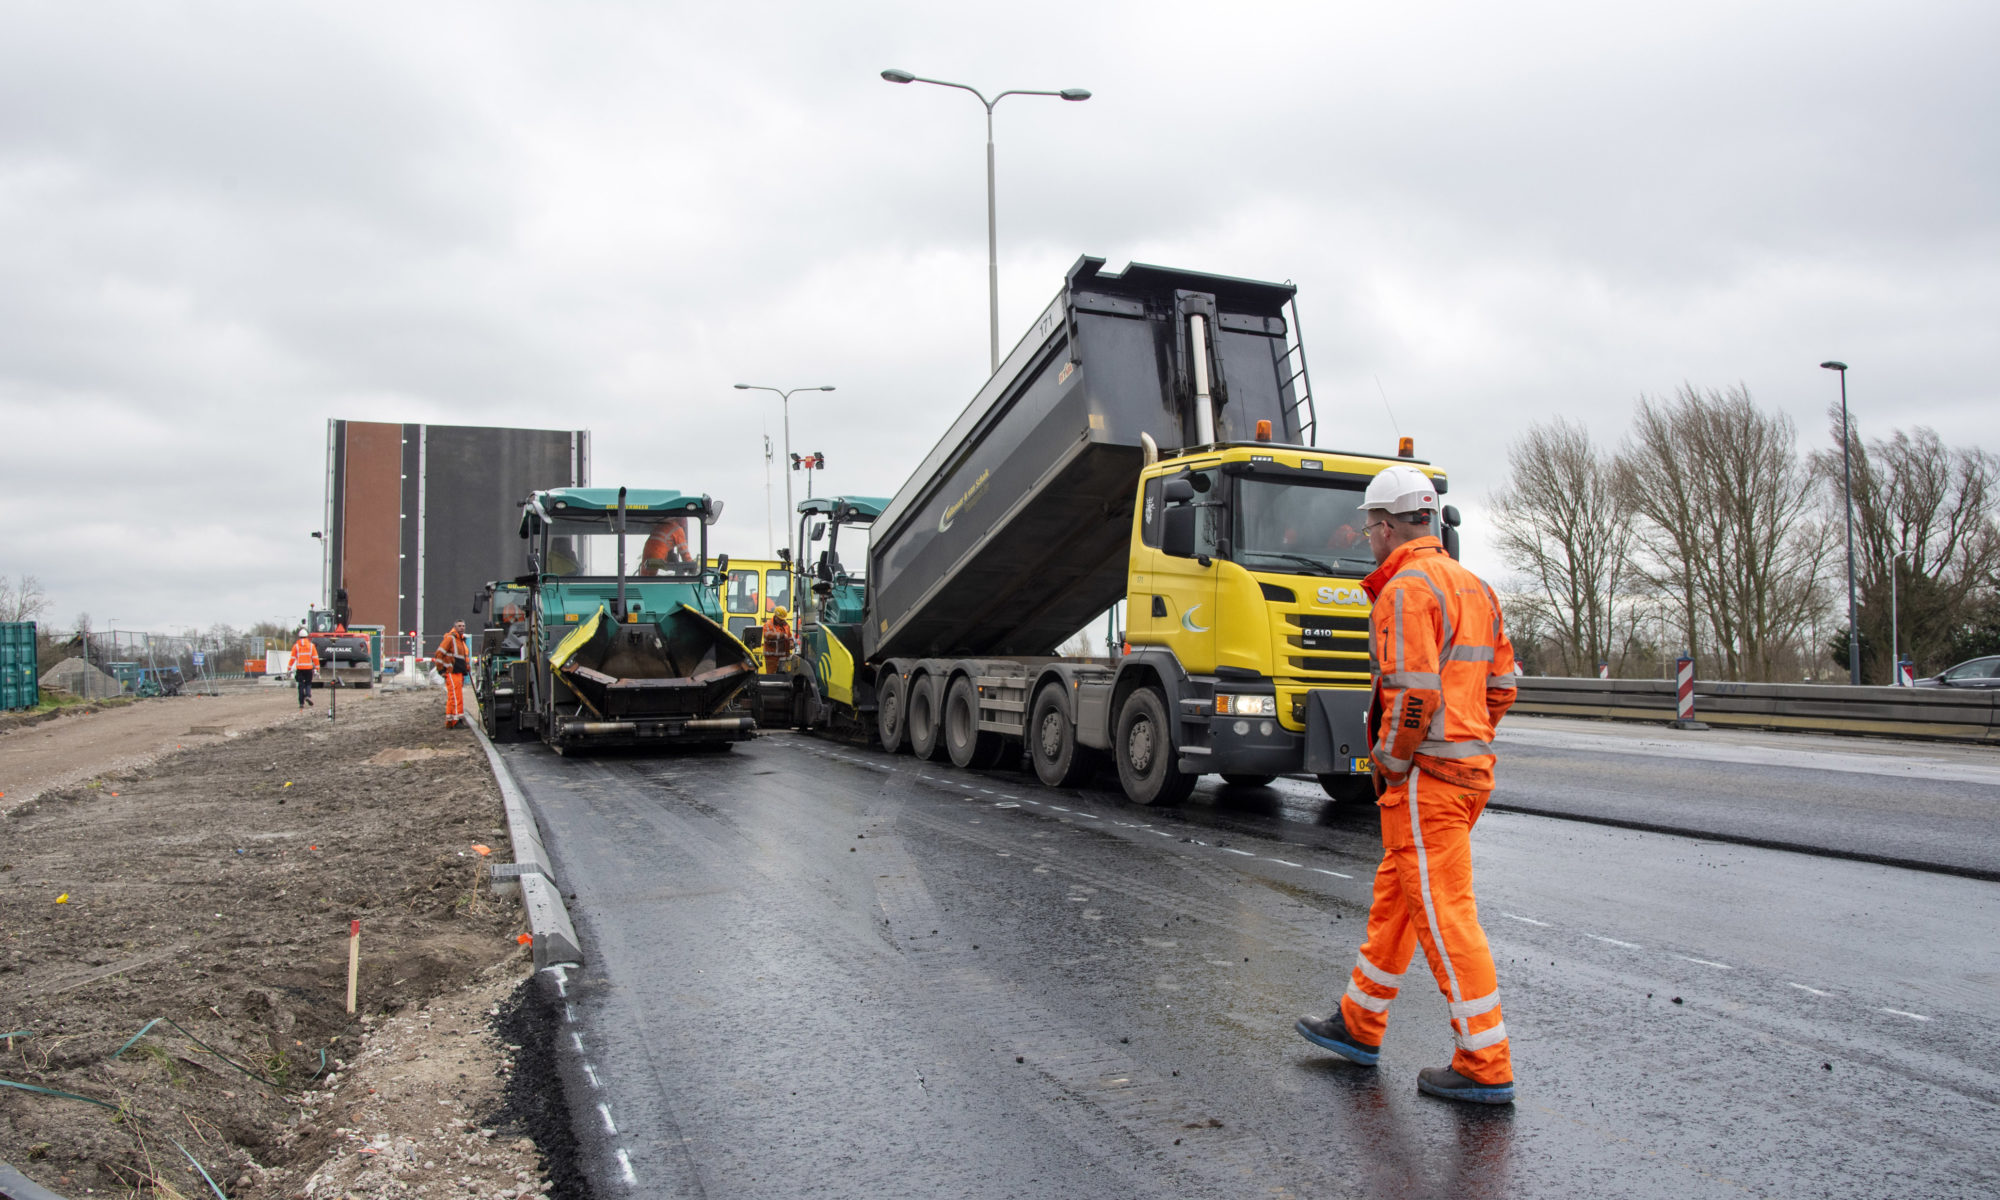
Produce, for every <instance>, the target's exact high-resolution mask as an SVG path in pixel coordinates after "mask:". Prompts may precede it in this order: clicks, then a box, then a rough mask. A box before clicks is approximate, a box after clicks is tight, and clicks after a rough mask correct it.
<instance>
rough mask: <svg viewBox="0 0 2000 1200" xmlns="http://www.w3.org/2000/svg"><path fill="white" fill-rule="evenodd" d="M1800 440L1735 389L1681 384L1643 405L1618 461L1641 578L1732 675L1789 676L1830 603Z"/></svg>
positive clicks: (1813, 478)
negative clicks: (1670, 601) (1674, 605)
mask: <svg viewBox="0 0 2000 1200" xmlns="http://www.w3.org/2000/svg"><path fill="white" fill-rule="evenodd" d="M1797 441H1798V438H1797V432H1796V430H1795V429H1794V427H1793V426H1792V423H1791V420H1790V419H1789V418H1787V417H1785V416H1784V415H1783V414H1781V413H1780V414H1767V413H1764V412H1762V411H1760V410H1759V409H1758V408H1757V406H1756V404H1755V402H1753V401H1752V400H1751V398H1750V393H1749V390H1748V389H1746V388H1744V387H1743V386H1741V385H1740V384H1739V385H1737V386H1736V387H1732V388H1730V389H1728V390H1727V391H1720V392H1718V391H1714V390H1708V391H1702V390H1698V389H1696V388H1695V387H1693V386H1692V385H1683V386H1682V387H1681V388H1680V390H1679V391H1678V392H1677V393H1676V394H1675V396H1674V398H1673V399H1672V400H1666V401H1656V400H1651V399H1647V398H1645V397H1641V398H1640V400H1639V408H1638V412H1637V414H1636V416H1635V418H1634V428H1633V432H1632V435H1631V437H1629V438H1628V439H1627V441H1626V443H1625V446H1624V447H1623V449H1622V450H1621V452H1620V454H1619V465H1620V472H1619V474H1620V478H1621V480H1622V482H1623V485H1624V487H1625V488H1626V489H1627V494H1628V498H1629V502H1630V504H1631V506H1632V510H1633V511H1634V512H1635V513H1636V514H1637V515H1638V516H1639V517H1640V518H1641V520H1640V522H1639V525H1640V527H1639V530H1638V533H1637V539H1638V545H1639V557H1640V560H1641V565H1642V570H1643V571H1644V573H1645V575H1646V577H1647V578H1648V579H1649V580H1651V581H1652V583H1653V584H1654V586H1655V587H1657V588H1658V589H1660V590H1661V591H1662V592H1663V593H1665V594H1666V595H1669V596H1671V597H1673V598H1674V599H1675V600H1676V601H1677V602H1678V605H1679V607H1680V610H1681V616H1682V625H1683V629H1684V631H1685V633H1686V634H1687V640H1688V644H1689V647H1690V649H1692V648H1694V647H1695V646H1697V645H1700V646H1703V647H1704V648H1705V649H1707V650H1708V651H1710V652H1712V653H1713V654H1714V655H1716V656H1717V657H1719V658H1720V659H1721V663H1720V666H1721V668H1722V670H1723V672H1725V673H1726V676H1727V677H1728V678H1732V679H1753V680H1769V679H1773V678H1776V677H1777V676H1778V673H1779V671H1780V670H1781V668H1789V667H1792V666H1793V665H1794V660H1795V659H1796V656H1797V651H1798V647H1799V646H1800V645H1801V644H1802V643H1801V638H1802V636H1803V634H1804V632H1805V630H1806V628H1807V627H1808V625H1809V624H1810V622H1811V619H1812V616H1813V614H1814V613H1815V612H1816V611H1817V610H1818V608H1819V607H1820V606H1821V605H1823V604H1824V603H1825V602H1826V596H1825V587H1824V572H1825V567H1826V562H1827V557H1828V549H1829V545H1830V543H1829V537H1828V531H1827V529H1826V527H1825V526H1824V525H1822V524H1821V523H1819V522H1818V521H1816V520H1815V519H1814V517H1815V515H1816V513H1817V512H1818V511H1819V508H1820V505H1819V498H1818V494H1817V493H1818V476H1817V474H1816V473H1815V472H1814V471H1813V469H1812V468H1811V466H1810V465H1809V464H1808V462H1807V461H1806V460H1805V459H1803V458H1801V457H1800V455H1799V453H1798V448H1797Z"/></svg>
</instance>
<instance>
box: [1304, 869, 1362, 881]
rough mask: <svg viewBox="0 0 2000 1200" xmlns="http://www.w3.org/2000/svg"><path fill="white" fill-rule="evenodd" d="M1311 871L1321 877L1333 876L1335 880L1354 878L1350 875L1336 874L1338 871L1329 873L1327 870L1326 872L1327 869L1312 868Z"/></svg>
mask: <svg viewBox="0 0 2000 1200" xmlns="http://www.w3.org/2000/svg"><path fill="white" fill-rule="evenodd" d="M1313 870H1315V871H1318V872H1319V873H1320V874H1322V875H1331V876H1333V877H1334V878H1335V879H1352V878H1354V876H1352V875H1342V874H1341V873H1340V872H1338V871H1329V870H1327V869H1326V868H1325V867H1314V868H1313Z"/></svg>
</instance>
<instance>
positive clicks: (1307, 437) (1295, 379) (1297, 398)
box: [1279, 279, 1319, 446]
mask: <svg viewBox="0 0 2000 1200" xmlns="http://www.w3.org/2000/svg"><path fill="white" fill-rule="evenodd" d="M1285 282H1286V283H1288V284H1289V283H1290V282H1291V280H1289V279H1287V280H1286V281H1285ZM1279 361H1280V364H1281V367H1282V369H1284V370H1287V371H1290V372H1291V374H1290V375H1289V376H1287V377H1286V379H1285V382H1284V384H1283V385H1282V389H1283V390H1288V391H1290V392H1291V395H1292V400H1291V403H1289V404H1287V405H1285V415H1286V416H1289V417H1294V418H1296V420H1297V424H1298V427H1299V444H1300V445H1304V446H1314V445H1318V442H1317V441H1316V440H1315V438H1316V437H1317V435H1318V433H1319V414H1318V412H1317V411H1315V410H1314V408H1313V397H1312V375H1311V374H1310V373H1309V372H1307V370H1306V341H1305V335H1304V334H1302V333H1300V332H1299V301H1298V297H1297V296H1293V297H1292V298H1291V299H1290V300H1287V301H1286V302H1285V352H1284V354H1283V355H1282V356H1281V357H1280V360H1279Z"/></svg>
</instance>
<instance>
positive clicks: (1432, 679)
mask: <svg viewBox="0 0 2000 1200" xmlns="http://www.w3.org/2000/svg"><path fill="white" fill-rule="evenodd" d="M1382 686H1383V687H1392V688H1429V689H1430V690H1431V691H1434V692H1435V691H1440V690H1442V689H1443V688H1444V676H1442V675H1439V674H1438V673H1437V672H1435V671H1390V672H1389V673H1388V674H1386V675H1384V676H1382Z"/></svg>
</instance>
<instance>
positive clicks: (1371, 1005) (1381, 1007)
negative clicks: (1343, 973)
mask: <svg viewBox="0 0 2000 1200" xmlns="http://www.w3.org/2000/svg"><path fill="white" fill-rule="evenodd" d="M1347 998H1348V999H1349V1000H1352V1001H1354V1002H1355V1003H1356V1004H1358V1005H1360V1006H1361V1007H1362V1008H1365V1009H1367V1010H1368V1011H1369V1012H1388V1011H1389V1002H1388V1001H1387V1000H1384V999H1383V998H1382V997H1380V996H1371V995H1369V994H1368V993H1367V992H1364V991H1362V990H1361V989H1360V988H1358V987H1355V986H1354V981H1353V980H1349V981H1348V983H1347Z"/></svg>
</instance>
